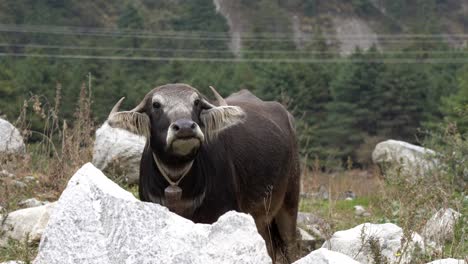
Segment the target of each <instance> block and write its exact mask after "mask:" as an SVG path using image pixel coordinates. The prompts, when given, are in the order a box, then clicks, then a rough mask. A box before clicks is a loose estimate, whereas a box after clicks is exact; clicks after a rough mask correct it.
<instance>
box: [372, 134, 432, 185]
mask: <svg viewBox="0 0 468 264" xmlns="http://www.w3.org/2000/svg"><path fill="white" fill-rule="evenodd" d="M435 155H436V153H435V152H434V151H433V150H431V149H427V148H423V147H420V146H416V145H412V144H410V143H407V142H403V141H397V140H387V141H383V142H380V143H379V144H377V145H376V146H375V149H374V151H373V152H372V161H373V162H374V163H375V164H378V165H379V167H380V168H381V169H382V172H383V173H384V175H385V176H389V175H388V174H387V173H386V172H387V170H388V169H398V170H400V171H401V172H403V173H405V175H411V176H424V175H426V174H427V173H429V172H430V171H431V170H433V169H434V168H435V166H436V165H437V163H438V162H437V160H436V158H435Z"/></svg>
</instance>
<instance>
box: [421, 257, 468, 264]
mask: <svg viewBox="0 0 468 264" xmlns="http://www.w3.org/2000/svg"><path fill="white" fill-rule="evenodd" d="M427 264H467V262H466V261H464V260H463V259H454V258H447V259H438V260H434V261H431V262H429V263H427Z"/></svg>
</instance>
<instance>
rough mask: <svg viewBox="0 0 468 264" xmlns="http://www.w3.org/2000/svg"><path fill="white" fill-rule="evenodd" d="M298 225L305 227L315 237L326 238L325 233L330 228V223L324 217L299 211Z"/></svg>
mask: <svg viewBox="0 0 468 264" xmlns="http://www.w3.org/2000/svg"><path fill="white" fill-rule="evenodd" d="M297 225H298V226H299V227H302V228H304V229H305V230H306V231H307V232H308V233H310V234H312V235H313V236H314V237H317V238H320V239H324V237H325V236H324V233H325V232H326V231H328V230H329V229H330V225H329V224H328V223H326V222H325V220H323V219H322V218H320V217H318V216H316V215H314V214H311V213H304V212H299V213H298V214H297Z"/></svg>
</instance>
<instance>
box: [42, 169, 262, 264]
mask: <svg viewBox="0 0 468 264" xmlns="http://www.w3.org/2000/svg"><path fill="white" fill-rule="evenodd" d="M34 263H36V264H41V263H47V264H53V263H89V264H91V263H99V264H100V263H127V264H131V263H143V264H144V263H194V264H196V263H271V259H270V257H269V256H268V253H267V250H266V246H265V242H264V240H263V239H262V237H261V236H260V235H259V234H258V232H257V229H256V226H255V223H254V221H253V218H252V217H251V216H250V215H246V214H242V213H236V212H232V211H231V212H228V213H226V214H225V215H223V216H221V217H220V218H219V219H218V221H217V222H215V223H214V224H212V225H207V224H194V223H193V222H191V221H190V220H187V219H185V218H182V217H180V216H178V215H176V214H173V213H172V212H170V211H169V210H168V209H167V208H165V207H162V206H160V205H158V204H153V203H145V202H140V201H138V200H137V199H136V198H135V197H133V195H132V194H131V193H129V192H127V191H125V190H123V189H121V188H120V187H119V186H118V185H117V184H115V183H114V182H112V181H110V180H109V179H108V178H106V177H105V176H104V174H102V172H101V171H99V170H98V169H96V168H95V167H94V166H93V165H92V164H90V163H88V164H86V165H84V166H83V167H82V168H81V169H80V170H79V171H78V172H77V173H76V174H75V175H74V176H73V177H72V179H71V180H70V181H69V183H68V186H67V188H66V189H65V191H64V192H63V193H62V195H61V197H60V199H59V201H58V202H57V206H56V208H55V210H54V213H53V214H52V216H51V218H50V221H49V224H48V226H47V228H46V231H45V232H44V234H43V236H42V239H41V243H40V245H39V252H38V256H37V258H36V259H35V261H34Z"/></svg>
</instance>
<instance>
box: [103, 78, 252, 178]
mask: <svg viewBox="0 0 468 264" xmlns="http://www.w3.org/2000/svg"><path fill="white" fill-rule="evenodd" d="M211 89H212V91H213V93H214V94H215V97H216V98H217V101H218V103H216V104H212V103H210V102H209V101H208V100H207V99H206V98H205V96H203V95H202V94H200V92H198V90H196V89H195V88H193V87H191V86H189V85H186V84H168V85H163V86H160V87H157V88H154V89H153V90H151V91H150V92H149V93H148V94H147V95H146V96H145V97H144V98H143V100H142V101H141V102H140V103H139V104H138V105H137V106H136V107H135V108H134V109H132V110H130V111H122V112H119V107H120V104H121V103H122V101H123V99H124V98H122V99H120V100H119V101H118V102H117V104H116V105H115V106H114V108H113V109H112V111H111V113H110V114H109V117H108V123H109V125H110V126H112V127H118V128H123V129H126V130H129V131H131V132H133V133H136V134H140V135H144V136H146V137H147V139H148V140H149V146H150V147H151V149H152V151H153V155H154V159H155V161H156V163H157V165H158V168H159V169H160V171H161V173H162V174H163V175H164V176H165V177H166V179H167V180H168V181H169V182H170V183H171V185H176V184H175V183H178V181H180V179H181V178H182V177H183V176H184V175H185V174H186V173H187V171H188V170H189V169H190V167H191V165H192V162H193V160H194V158H195V157H196V155H197V153H198V150H199V148H200V146H201V145H202V144H206V143H209V141H211V140H214V139H215V138H216V137H217V135H218V133H220V132H221V131H222V130H224V129H226V128H228V127H230V126H233V125H235V124H237V123H239V122H242V121H243V120H244V118H245V113H244V111H243V110H242V109H241V108H240V107H238V106H229V105H227V104H226V102H225V101H224V99H223V98H222V97H221V96H220V95H219V94H218V93H217V92H216V90H215V89H214V88H212V87H211Z"/></svg>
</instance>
